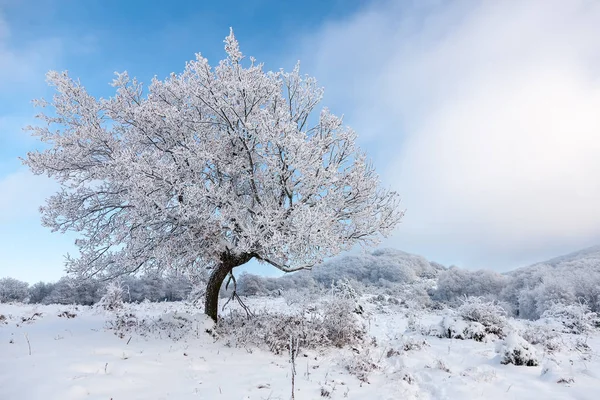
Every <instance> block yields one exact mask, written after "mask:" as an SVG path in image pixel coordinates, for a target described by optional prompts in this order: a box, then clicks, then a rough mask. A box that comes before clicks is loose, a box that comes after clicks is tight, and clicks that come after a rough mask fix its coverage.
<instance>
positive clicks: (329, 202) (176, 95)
mask: <svg viewBox="0 0 600 400" xmlns="http://www.w3.org/2000/svg"><path fill="white" fill-rule="evenodd" d="M225 50H226V52H227V58H226V59H224V60H222V61H221V62H220V63H219V64H218V65H217V66H216V67H211V66H210V65H209V63H208V60H207V59H206V58H204V57H203V56H202V55H201V54H197V55H196V58H195V60H193V61H190V62H188V63H187V64H186V66H185V69H184V71H183V72H182V73H180V74H175V73H172V74H171V75H170V76H169V77H167V78H166V79H164V80H159V79H157V78H154V79H153V80H152V82H151V84H150V85H149V86H148V87H147V88H144V86H143V85H142V83H140V82H139V81H137V80H136V79H134V78H130V77H129V75H128V74H127V73H126V72H124V73H117V74H116V78H115V79H114V81H113V86H114V87H115V88H116V93H115V95H114V96H113V97H110V98H108V99H104V98H95V97H94V96H92V95H90V94H89V93H88V92H87V91H86V90H85V88H84V87H83V86H82V85H81V83H80V82H79V81H77V80H74V79H72V78H70V77H69V75H68V73H67V72H62V73H59V72H54V71H51V72H49V73H48V75H47V80H48V82H49V84H50V85H51V86H54V87H55V88H56V92H57V93H56V94H55V96H54V98H53V99H52V101H45V100H38V101H37V102H36V103H37V105H39V106H41V107H44V108H49V109H50V110H51V112H46V113H44V112H42V113H41V114H40V115H39V118H40V119H41V120H42V121H43V122H44V124H42V125H41V126H35V127H29V129H30V130H31V131H32V133H33V135H34V136H37V137H38V138H39V139H40V140H41V141H42V142H44V143H46V144H47V145H48V146H47V147H46V149H45V150H42V151H35V152H31V153H29V154H28V156H27V158H26V159H25V160H24V162H25V164H27V165H28V166H29V167H30V168H31V170H32V171H33V172H34V173H36V174H46V175H48V176H50V177H52V178H54V179H56V180H57V181H58V182H59V183H60V185H61V190H60V192H58V193H56V194H55V195H53V196H52V197H50V198H49V199H48V201H47V204H46V205H45V206H44V207H43V208H42V221H43V224H44V225H45V226H48V227H50V228H52V229H53V230H54V231H60V232H66V231H75V232H77V233H78V234H79V239H77V240H76V245H77V247H78V249H79V252H80V255H79V256H78V257H68V258H67V270H68V271H69V272H73V273H76V274H78V275H81V276H104V277H113V276H118V275H121V274H125V273H133V272H136V271H138V270H140V269H146V270H148V269H158V270H160V269H164V268H167V267H169V268H177V269H179V270H185V269H188V270H189V269H198V268H209V269H212V270H213V276H212V277H211V278H213V277H214V279H213V282H212V284H213V285H218V286H220V284H221V283H222V281H223V279H224V278H225V277H226V275H227V274H228V273H229V272H230V271H231V269H232V268H233V267H235V266H237V265H240V264H243V263H245V262H246V261H248V260H250V259H252V258H255V259H257V260H259V261H261V262H266V263H269V264H271V265H273V266H274V267H276V268H278V269H280V270H282V271H285V272H289V271H294V270H299V269H304V268H310V267H311V266H312V265H314V264H316V263H319V262H321V261H322V260H323V259H324V258H326V257H330V256H333V255H336V254H338V253H339V252H340V251H343V250H348V249H350V248H351V247H353V246H354V245H356V244H374V243H376V242H377V241H378V239H379V237H380V236H381V235H387V234H389V233H390V232H391V231H392V230H393V228H394V227H395V226H396V225H397V223H398V222H399V221H400V219H401V217H402V215H403V212H402V211H401V210H400V209H399V208H398V204H399V198H398V195H397V193H395V192H393V191H390V190H386V189H384V188H382V187H381V185H380V182H379V178H378V176H377V174H376V173H375V170H374V168H373V166H372V164H371V163H370V162H369V161H368V159H367V157H366V154H365V153H364V152H363V151H362V150H361V149H359V148H358V147H357V145H356V133H355V132H354V131H353V130H352V129H350V128H348V127H346V126H345V125H344V124H343V122H342V119H341V118H339V117H337V116H335V115H333V114H332V113H331V112H330V111H329V110H328V109H327V108H323V109H320V110H318V109H317V106H318V104H319V102H320V101H321V98H322V95H323V90H322V88H320V87H318V86H317V84H316V81H315V79H314V78H311V77H308V76H303V75H301V74H300V70H299V66H296V67H295V68H294V69H293V71H291V72H284V71H283V70H282V71H278V72H265V71H264V70H263V65H262V64H258V63H256V61H255V59H254V58H250V59H249V60H246V58H245V57H244V56H243V55H242V53H241V51H240V49H239V45H238V42H237V40H236V39H235V37H234V35H233V32H231V33H230V35H229V36H228V37H227V38H226V39H225ZM218 271H220V272H218ZM217 272H218V273H217ZM216 275H218V276H216ZM210 285H211V283H210V282H209V286H210ZM217 291H218V288H217ZM207 300H208V297H207ZM211 307H212V306H211ZM215 312H216V311H215ZM211 314H214V312H211ZM211 316H213V317H215V318H216V314H214V315H211Z"/></svg>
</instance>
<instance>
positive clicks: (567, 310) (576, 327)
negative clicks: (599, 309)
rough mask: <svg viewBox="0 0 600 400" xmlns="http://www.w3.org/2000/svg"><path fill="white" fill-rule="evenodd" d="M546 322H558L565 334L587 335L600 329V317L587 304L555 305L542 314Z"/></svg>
mask: <svg viewBox="0 0 600 400" xmlns="http://www.w3.org/2000/svg"><path fill="white" fill-rule="evenodd" d="M542 318H543V319H545V320H546V321H556V322H558V323H559V324H560V325H561V328H562V329H561V330H562V331H563V332H564V333H573V334H585V333H589V332H592V331H594V330H596V329H598V328H600V317H599V316H598V314H597V313H595V312H592V311H590V308H589V306H588V305H587V304H585V303H576V304H568V305H567V304H561V303H555V304H553V305H552V306H551V307H550V308H549V309H548V310H546V311H545V312H544V313H543V314H542Z"/></svg>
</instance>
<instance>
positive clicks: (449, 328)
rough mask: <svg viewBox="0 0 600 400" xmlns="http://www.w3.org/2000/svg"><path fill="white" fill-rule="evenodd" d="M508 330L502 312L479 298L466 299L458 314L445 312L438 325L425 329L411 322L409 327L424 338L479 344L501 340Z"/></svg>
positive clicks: (504, 315)
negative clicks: (472, 341) (469, 341)
mask: <svg viewBox="0 0 600 400" xmlns="http://www.w3.org/2000/svg"><path fill="white" fill-rule="evenodd" d="M509 328H510V327H509V324H508V321H507V319H506V312H505V311H504V309H502V307H500V306H499V305H497V304H495V303H493V302H487V301H485V300H483V299H481V298H479V297H468V298H466V299H465V300H464V301H463V304H462V305H461V306H460V307H459V308H458V310H457V311H451V310H448V311H446V313H445V315H443V317H442V320H441V321H440V322H439V323H438V324H435V325H430V326H424V325H421V324H420V323H418V321H416V320H414V318H413V319H411V321H409V326H408V329H409V330H410V331H415V332H418V333H421V334H423V335H426V336H436V337H439V338H448V339H461V340H466V339H473V340H475V341H478V342H485V341H488V340H495V339H498V338H500V339H502V338H504V337H505V336H506V334H507V332H508V330H509Z"/></svg>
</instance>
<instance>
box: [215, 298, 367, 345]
mask: <svg viewBox="0 0 600 400" xmlns="http://www.w3.org/2000/svg"><path fill="white" fill-rule="evenodd" d="M353 310H354V303H353V302H351V301H349V300H346V299H340V298H333V299H331V300H329V301H327V302H326V303H324V306H323V307H322V311H313V312H308V311H306V310H304V311H300V312H297V313H295V314H292V315H285V314H278V313H271V312H268V311H262V312H258V313H256V314H255V315H254V316H251V317H248V316H247V315H246V314H242V313H241V312H238V311H232V312H231V313H229V314H228V315H227V316H225V317H223V318H221V319H220V320H219V322H218V323H217V325H216V327H215V334H216V335H217V336H222V337H225V338H227V341H228V344H229V345H233V346H241V347H248V346H256V347H266V348H267V349H268V350H270V351H272V352H273V353H275V354H281V353H283V352H285V351H287V350H288V349H289V342H290V337H293V338H295V339H297V340H298V344H299V346H300V347H301V348H319V347H330V346H336V347H343V346H346V345H356V344H360V343H362V342H363V341H364V339H365V333H366V330H365V327H364V325H363V324H362V322H361V321H360V319H359V317H358V316H357V315H356V314H355V313H353Z"/></svg>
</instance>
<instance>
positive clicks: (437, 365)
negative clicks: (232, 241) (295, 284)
mask: <svg viewBox="0 0 600 400" xmlns="http://www.w3.org/2000/svg"><path fill="white" fill-rule="evenodd" d="M246 302H247V304H248V305H249V306H250V307H251V308H253V309H255V310H258V309H263V308H267V309H270V310H277V311H281V312H289V311H290V310H291V307H290V306H288V305H286V304H285V302H284V300H283V299H281V298H249V299H247V300H246ZM364 304H365V308H367V311H368V312H369V317H368V320H367V321H366V323H367V326H368V334H369V336H373V337H375V338H376V345H369V346H367V345H365V346H363V347H362V348H360V349H354V350H352V349H337V348H333V349H323V350H306V351H303V350H302V349H301V350H300V355H299V357H298V358H297V361H296V376H295V399H322V398H331V399H344V398H348V399H373V400H379V399H381V400H391V399H486V400H491V399H519V400H523V399H582V400H583V399H590V400H592V399H594V400H595V399H598V393H600V357H598V352H597V351H598V349H600V334H599V333H598V332H597V331H595V332H592V333H590V334H588V335H586V336H582V335H570V334H565V333H560V335H561V336H560V338H559V339H560V340H559V342H560V343H562V345H561V349H560V350H558V351H554V352H552V353H549V352H548V350H545V349H544V348H543V347H542V346H541V345H535V346H534V347H535V349H536V354H537V357H538V359H539V366H536V367H526V366H515V365H502V364H501V363H500V356H499V355H498V353H497V352H496V350H495V349H496V347H497V345H498V343H494V341H492V340H489V341H487V342H476V341H474V340H457V339H445V338H436V337H429V336H427V337H426V336H422V335H421V334H419V333H416V332H412V331H409V330H407V326H408V320H409V318H408V316H409V315H413V317H412V318H414V319H416V320H417V322H418V323H419V324H422V325H428V324H436V323H439V322H440V321H441V319H442V315H443V311H440V312H434V311H429V312H425V311H415V310H407V309H405V308H402V307H401V306H395V305H386V306H384V307H382V306H379V307H375V306H374V305H373V304H372V303H368V302H365V303H364ZM126 307H127V309H126V311H127V312H131V313H133V314H135V315H136V316H137V317H138V319H141V318H144V319H146V321H148V324H149V325H150V326H152V324H154V325H155V326H158V321H159V318H160V317H161V316H162V319H163V320H167V321H169V320H170V321H177V318H178V317H179V316H181V317H184V318H186V319H187V320H188V321H191V325H188V327H187V328H185V331H184V332H176V333H175V334H171V337H168V336H169V332H168V331H165V330H160V329H156V330H154V331H153V332H151V333H148V334H146V335H140V334H136V333H126V334H125V335H121V336H122V337H119V335H116V334H115V331H114V330H111V329H108V325H107V321H111V320H113V319H114V314H113V313H112V312H106V311H102V310H99V309H98V308H91V307H82V306H77V307H76V306H60V305H49V306H39V305H24V304H0V399H1V400H37V399H43V400H52V399H56V400H59V399H60V400H79V399H98V400H100V399H102V400H109V399H112V400H120V399H127V400H134V399H157V400H158V399H232V400H243V399H248V400H261V399H270V400H275V399H290V398H291V364H290V361H289V356H288V355H287V354H284V355H275V354H272V353H270V352H268V351H266V350H262V349H258V348H235V347H228V346H227V345H226V342H227V341H226V340H224V339H223V338H220V339H219V340H216V339H215V338H214V337H213V336H212V335H210V334H209V333H206V329H207V328H208V329H210V328H211V327H212V323H211V322H210V321H208V320H207V319H206V318H205V317H204V316H203V315H202V314H201V313H200V312H199V311H200V310H198V309H197V308H194V307H192V306H190V305H187V304H184V303H142V304H137V305H126ZM65 311H67V312H68V313H71V318H69V317H67V316H66V315H65V314H64V312H65ZM226 312H227V311H226ZM36 313H37V314H39V315H38V316H36V317H33V318H32V320H29V321H24V319H28V318H30V317H32V316H34V315H36ZM72 314H75V315H74V316H73V315H72ZM59 315H62V316H59ZM2 316H4V318H3V317H2ZM509 323H510V325H511V326H512V329H514V331H515V332H518V331H520V330H522V329H524V327H525V324H524V322H522V321H516V320H513V319H509ZM190 326H191V327H190ZM171 333H172V332H171ZM499 340H500V339H499ZM28 341H29V344H28ZM423 341H425V342H426V344H425V345H423V346H404V345H405V344H406V343H423ZM577 341H579V343H580V344H581V343H582V342H583V343H585V345H586V346H583V347H582V346H581V345H580V346H577V348H575V347H574V346H573V344H574V343H576V342H577ZM496 342H497V341H496ZM29 346H30V348H31V354H29V352H30V350H29ZM407 347H409V349H408V350H406V348H407ZM357 352H359V353H360V354H357ZM367 356H368V357H369V358H370V360H371V361H372V362H373V363H374V364H376V365H377V366H378V368H377V369H375V370H374V371H372V372H370V373H369V374H368V382H362V381H360V380H359V379H358V378H357V377H356V376H354V375H351V374H350V373H349V372H348V371H347V369H346V365H348V363H349V360H353V359H354V360H356V359H358V358H360V357H367Z"/></svg>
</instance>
